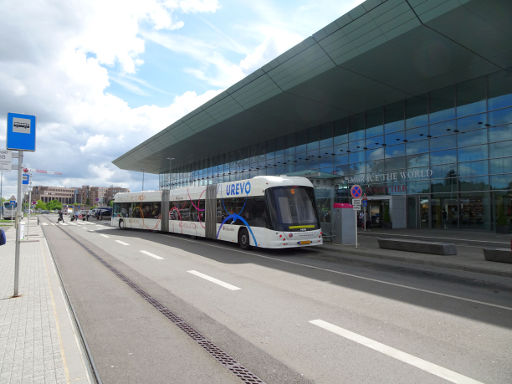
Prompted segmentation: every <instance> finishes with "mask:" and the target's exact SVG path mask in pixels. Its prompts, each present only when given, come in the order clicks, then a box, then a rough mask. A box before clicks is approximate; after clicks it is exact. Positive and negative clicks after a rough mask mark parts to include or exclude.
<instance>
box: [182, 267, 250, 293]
mask: <svg viewBox="0 0 512 384" xmlns="http://www.w3.org/2000/svg"><path fill="white" fill-rule="evenodd" d="M187 272H188V273H191V274H192V275H195V276H197V277H200V278H202V279H205V280H208V281H210V282H212V283H214V284H217V285H220V286H221V287H224V288H227V289H229V290H230V291H238V290H240V289H242V288H238V287H236V286H234V285H231V284H229V283H225V282H223V281H221V280H218V279H216V278H215V277H211V276H208V275H205V274H204V273H201V272H197V271H194V270H190V271H187Z"/></svg>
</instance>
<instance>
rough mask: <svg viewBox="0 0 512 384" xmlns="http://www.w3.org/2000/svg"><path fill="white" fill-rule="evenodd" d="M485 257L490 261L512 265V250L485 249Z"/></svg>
mask: <svg viewBox="0 0 512 384" xmlns="http://www.w3.org/2000/svg"><path fill="white" fill-rule="evenodd" d="M484 257H485V260H488V261H494V262H497V263H507V264H512V252H511V251H510V249H504V248H502V249H499V248H498V249H496V248H494V249H493V248H484Z"/></svg>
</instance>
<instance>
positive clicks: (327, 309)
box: [42, 218, 512, 384]
mask: <svg viewBox="0 0 512 384" xmlns="http://www.w3.org/2000/svg"><path fill="white" fill-rule="evenodd" d="M44 221H45V219H42V222H43V229H44V232H45V234H46V237H47V240H48V243H49V245H50V248H51V250H52V254H53V256H54V258H55V260H56V262H57V265H58V266H59V269H60V271H61V274H62V278H63V281H64V284H65V287H66V290H67V291H68V293H69V296H70V299H71V302H72V304H73V306H74V308H75V310H76V312H77V315H78V318H79V321H80V323H81V326H82V328H83V330H84V333H85V337H86V340H87V343H88V345H89V347H90V349H91V351H92V355H93V358H94V361H95V363H96V365H97V367H98V371H99V373H100V377H101V379H102V381H103V383H105V384H108V383H164V382H165V383H231V382H242V381H240V379H239V378H237V377H236V376H235V375H233V374H232V373H231V372H230V371H229V370H228V369H227V368H226V367H224V366H223V365H221V364H220V363H219V362H218V361H217V360H215V359H214V358H213V357H212V356H211V355H209V354H208V353H206V351H205V350H204V349H203V348H202V347H201V346H199V345H198V344H197V343H196V342H195V341H193V340H192V339H191V338H190V337H189V336H187V335H186V334H185V333H183V332H182V331H181V330H180V329H179V328H178V327H177V326H176V325H175V324H173V323H172V322H170V321H169V320H168V319H166V318H165V317H164V316H163V315H162V314H161V313H160V312H158V311H157V310H156V309H155V308H154V307H152V306H151V305H149V304H148V303H147V302H146V301H145V300H144V299H142V298H141V297H140V295H137V294H136V293H135V292H134V291H133V289H132V288H130V287H129V286H128V285H127V284H126V283H124V282H123V281H121V280H120V279H119V278H118V277H117V276H115V275H114V274H113V273H112V271H110V270H109V269H107V268H106V267H105V266H104V265H102V264H101V263H100V262H98V260H97V259H95V258H94V257H93V256H91V254H90V252H88V251H87V250H86V249H84V248H83V247H82V246H81V245H80V244H79V243H78V242H77V241H76V240H77V239H78V240H79V242H80V243H81V244H82V245H86V246H87V247H88V248H89V250H90V251H93V253H95V254H97V255H100V256H101V257H102V258H103V259H104V260H105V261H106V262H107V263H108V264H109V265H111V266H113V267H114V268H116V269H117V270H118V271H121V272H122V273H123V274H124V275H125V276H128V277H129V278H130V279H131V280H132V281H134V282H135V283H136V284H137V285H138V286H139V287H141V288H143V289H144V291H145V292H147V293H149V294H150V295H151V296H152V297H153V298H155V299H156V300H158V302H159V303H162V304H163V305H165V306H166V307H167V308H168V309H170V310H171V311H172V312H173V313H174V314H176V315H178V316H180V317H181V318H182V319H184V320H185V321H186V322H187V323H188V324H189V325H190V326H192V327H193V328H194V329H196V330H197V331H198V332H200V333H201V334H202V335H203V336H205V337H206V338H208V339H209V340H210V341H211V342H212V343H214V344H215V345H216V346H217V347H218V348H220V349H221V350H223V351H225V352H226V353H227V354H229V355H230V356H232V357H233V358H234V359H235V360H236V361H237V362H238V363H239V364H241V365H242V366H243V367H245V368H246V369H247V370H249V371H250V372H252V373H253V374H254V375H256V376H258V377H259V378H261V380H263V381H264V382H266V383H303V382H304V383H306V382H316V383H412V382H414V383H443V382H459V383H478V382H482V383H510V382H512V364H511V359H510V356H512V331H511V329H512V289H510V288H511V287H512V282H511V284H510V286H507V285H506V284H493V283H488V284H486V283H482V282H479V281H475V280H472V279H471V278H464V276H461V275H460V274H458V275H454V276H453V278H451V277H449V275H435V274H431V273H422V272H421V271H418V270H415V271H412V270H406V269H397V268H392V267H389V268H388V267H385V266H382V265H377V264H375V265H372V264H365V263H336V262H332V261H328V260H326V259H325V258H321V257H322V256H326V255H327V254H328V253H329V251H328V250H325V249H320V248H307V249H299V250H290V251H285V252H283V251H280V252H277V251H275V252H272V251H262V250H251V251H242V250H240V249H239V248H237V247H236V246H235V245H231V244H227V243H222V242H213V241H207V240H204V239H200V240H193V239H190V238H188V237H184V236H179V235H167V234H160V233H153V232H142V231H133V230H125V231H121V230H119V229H115V228H110V227H109V226H108V225H96V222H89V223H86V222H79V223H78V224H71V223H69V222H66V224H67V225H65V226H62V225H60V227H57V226H56V225H53V224H54V223H55V221H56V220H54V218H51V221H48V222H44ZM44 224H47V225H44ZM68 234H69V235H71V237H70V236H69V235H68ZM73 238H74V239H75V240H73Z"/></svg>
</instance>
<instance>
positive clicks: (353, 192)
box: [350, 184, 363, 199]
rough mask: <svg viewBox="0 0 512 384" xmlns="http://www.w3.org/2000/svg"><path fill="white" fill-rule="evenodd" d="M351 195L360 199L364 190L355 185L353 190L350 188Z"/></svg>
mask: <svg viewBox="0 0 512 384" xmlns="http://www.w3.org/2000/svg"><path fill="white" fill-rule="evenodd" d="M350 194H351V195H352V197H353V198H354V199H359V198H360V197H361V195H362V194H363V189H362V188H361V186H360V185H357V184H355V185H353V186H352V188H350Z"/></svg>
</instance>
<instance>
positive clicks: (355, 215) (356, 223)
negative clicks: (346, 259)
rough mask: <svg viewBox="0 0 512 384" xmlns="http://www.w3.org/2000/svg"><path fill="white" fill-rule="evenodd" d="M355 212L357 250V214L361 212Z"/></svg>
mask: <svg viewBox="0 0 512 384" xmlns="http://www.w3.org/2000/svg"><path fill="white" fill-rule="evenodd" d="M354 212H355V215H354V216H355V220H354V222H355V224H356V248H357V214H358V212H359V211H354Z"/></svg>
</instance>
